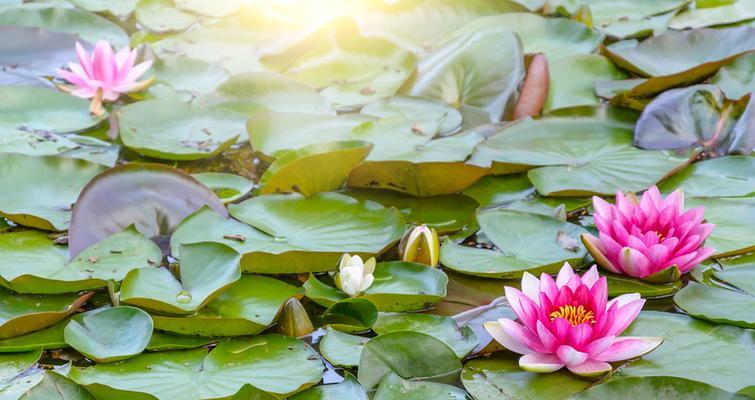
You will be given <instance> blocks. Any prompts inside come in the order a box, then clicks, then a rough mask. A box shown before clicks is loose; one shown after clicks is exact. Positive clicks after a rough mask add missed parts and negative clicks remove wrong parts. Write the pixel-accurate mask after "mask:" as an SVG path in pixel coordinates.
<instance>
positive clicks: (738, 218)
mask: <svg viewBox="0 0 755 400" xmlns="http://www.w3.org/2000/svg"><path fill="white" fill-rule="evenodd" d="M685 205H686V206H687V207H697V206H704V207H705V219H707V220H708V222H710V223H712V224H715V225H716V229H714V230H713V233H711V235H710V236H709V237H708V239H707V240H706V241H705V245H706V246H710V247H713V248H714V249H716V253H715V254H714V255H717V256H719V257H720V256H729V255H736V254H742V253H746V252H748V251H752V250H755V243H753V242H752V241H751V240H750V239H749V238H751V237H753V235H755V226H753V224H752V223H750V221H752V220H753V218H755V198H753V197H743V198H736V197H735V198H712V197H711V198H707V197H690V198H687V199H686V200H685Z"/></svg>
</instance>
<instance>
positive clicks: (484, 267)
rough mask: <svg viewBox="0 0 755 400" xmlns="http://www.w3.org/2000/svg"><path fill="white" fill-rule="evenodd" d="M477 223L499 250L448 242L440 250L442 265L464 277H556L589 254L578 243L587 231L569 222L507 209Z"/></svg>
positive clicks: (483, 216) (490, 212)
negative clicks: (526, 275) (560, 271)
mask: <svg viewBox="0 0 755 400" xmlns="http://www.w3.org/2000/svg"><path fill="white" fill-rule="evenodd" d="M477 221H478V222H479V224H480V227H481V229H482V232H484V233H485V235H486V236H487V237H488V238H489V239H490V240H491V241H492V242H493V244H495V245H496V247H497V249H496V250H484V249H478V248H471V247H464V246H461V245H458V244H455V243H453V242H452V241H448V240H447V241H445V242H444V243H443V246H442V247H441V251H440V261H441V264H443V265H444V266H446V267H448V268H450V269H452V270H454V271H456V272H460V273H463V274H469V275H475V276H482V277H491V278H503V279H514V278H519V277H521V276H522V274H523V273H524V272H525V271H529V272H530V273H534V274H539V273H542V272H546V273H554V272H556V271H557V270H558V268H560V267H561V265H563V263H564V262H569V263H571V264H578V263H579V262H580V260H581V259H582V257H584V256H585V254H586V250H585V248H584V246H582V244H581V243H578V240H577V238H579V236H580V235H581V234H582V233H584V232H586V231H585V229H584V228H582V227H580V226H578V225H574V224H572V223H569V222H565V221H561V220H558V219H555V218H551V217H547V216H544V215H539V214H531V213H527V212H521V211H515V210H507V209H498V210H486V211H479V212H478V213H477ZM512 226H515V227H516V229H514V230H512V229H511V227H512Z"/></svg>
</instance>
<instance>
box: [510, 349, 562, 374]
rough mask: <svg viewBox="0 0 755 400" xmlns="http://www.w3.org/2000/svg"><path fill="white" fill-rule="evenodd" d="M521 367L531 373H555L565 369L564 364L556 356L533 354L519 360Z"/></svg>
mask: <svg viewBox="0 0 755 400" xmlns="http://www.w3.org/2000/svg"><path fill="white" fill-rule="evenodd" d="M519 367H521V368H522V369H523V370H525V371H529V372H539V373H547V372H555V371H558V370H559V369H561V368H563V367H564V364H563V363H562V362H561V361H560V360H559V359H558V357H556V355H554V354H544V353H531V354H525V355H523V356H522V357H520V358H519Z"/></svg>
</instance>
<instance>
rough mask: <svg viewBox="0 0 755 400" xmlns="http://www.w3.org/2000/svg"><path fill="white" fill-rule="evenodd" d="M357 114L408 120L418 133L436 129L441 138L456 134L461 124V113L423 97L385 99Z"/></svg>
mask: <svg viewBox="0 0 755 400" xmlns="http://www.w3.org/2000/svg"><path fill="white" fill-rule="evenodd" d="M359 113H360V114H363V115H371V116H374V117H379V118H383V119H386V118H401V119H405V120H409V121H410V122H411V123H412V125H414V126H416V127H417V130H419V131H420V132H433V131H434V130H435V129H436V127H437V130H438V134H440V135H441V136H446V135H450V134H453V133H456V132H458V131H459V130H461V123H462V116H461V113H459V111H457V110H456V109H455V108H453V107H451V106H449V105H448V104H445V103H443V102H441V101H436V100H430V99H426V98H424V97H412V96H392V97H386V98H382V99H378V100H375V101H372V102H370V103H367V104H366V105H365V106H364V107H362V110H361V111H359Z"/></svg>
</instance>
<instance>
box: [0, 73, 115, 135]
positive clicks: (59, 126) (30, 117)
mask: <svg viewBox="0 0 755 400" xmlns="http://www.w3.org/2000/svg"><path fill="white" fill-rule="evenodd" d="M0 96H1V97H2V98H3V102H2V104H0V133H2V134H3V135H5V132H6V131H7V132H9V133H13V134H19V135H20V134H28V135H35V136H37V137H38V138H39V140H40V141H43V140H44V139H45V138H46V136H47V135H51V134H52V135H54V134H60V133H74V132H81V131H85V130H87V129H90V128H92V127H94V126H95V125H97V124H99V123H100V122H102V121H103V119H104V118H105V117H106V116H107V115H103V116H101V117H95V116H92V115H90V114H89V102H88V101H86V100H84V99H80V98H78V97H74V96H71V95H69V94H65V93H61V92H58V91H55V90H52V89H48V88H42V87H34V86H0ZM4 142H5V140H4Z"/></svg>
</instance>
